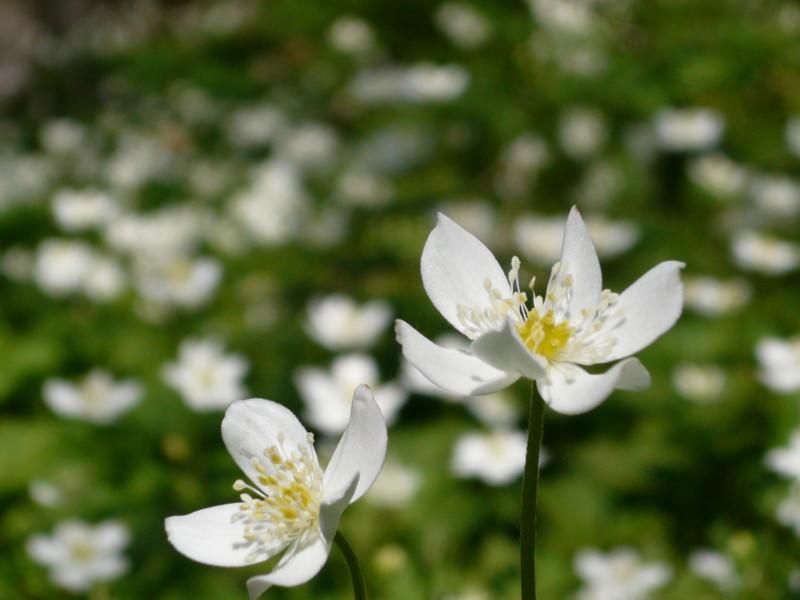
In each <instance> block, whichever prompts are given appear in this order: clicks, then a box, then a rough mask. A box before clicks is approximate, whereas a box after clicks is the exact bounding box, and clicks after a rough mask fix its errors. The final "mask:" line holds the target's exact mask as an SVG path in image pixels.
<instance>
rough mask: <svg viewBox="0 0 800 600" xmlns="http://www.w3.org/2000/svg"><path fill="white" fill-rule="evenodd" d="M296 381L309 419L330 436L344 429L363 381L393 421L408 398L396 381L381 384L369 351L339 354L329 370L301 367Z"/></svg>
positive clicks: (388, 419) (388, 417)
mask: <svg viewBox="0 0 800 600" xmlns="http://www.w3.org/2000/svg"><path fill="white" fill-rule="evenodd" d="M295 383H296V384H297V388H298V390H300V395H301V396H302V398H303V402H304V403H305V405H306V419H308V422H309V423H311V425H313V426H314V427H315V428H317V429H318V430H319V431H321V432H322V433H325V434H327V435H333V434H337V433H341V432H342V431H344V428H345V427H346V426H347V419H348V415H349V414H350V403H351V398H352V397H353V390H355V389H356V388H357V387H358V386H359V385H361V384H362V383H363V384H366V385H369V386H370V387H371V388H372V389H374V390H375V399H376V401H377V402H378V406H380V407H381V411H382V412H383V415H384V416H385V417H386V422H387V423H390V424H391V423H392V422H394V420H395V418H396V417H397V413H398V411H399V410H400V408H401V407H402V406H403V404H404V403H405V401H406V398H407V397H408V394H407V392H406V391H405V389H404V388H403V387H402V386H400V385H399V384H397V383H394V382H392V383H385V384H382V385H381V384H380V373H379V372H378V365H377V364H376V363H375V360H374V359H373V358H372V357H371V356H368V355H366V354H346V355H344V356H340V357H338V358H337V359H336V360H334V361H333V363H332V364H331V368H330V370H325V369H320V368H317V367H301V368H299V369H297V372H296V373H295Z"/></svg>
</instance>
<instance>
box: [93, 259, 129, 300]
mask: <svg viewBox="0 0 800 600" xmlns="http://www.w3.org/2000/svg"><path fill="white" fill-rule="evenodd" d="M126 283H127V278H126V275H125V272H124V271H123V270H122V267H121V266H120V264H119V262H117V261H116V260H114V259H113V258H109V257H107V256H95V258H94V260H93V261H92V264H91V267H90V268H89V272H88V273H87V274H86V278H85V279H84V281H83V293H84V294H86V296H87V297H88V298H89V299H91V300H94V301H95V302H109V301H111V300H114V299H115V298H117V297H118V296H119V295H120V294H121V293H122V291H123V289H124V288H125V285H126Z"/></svg>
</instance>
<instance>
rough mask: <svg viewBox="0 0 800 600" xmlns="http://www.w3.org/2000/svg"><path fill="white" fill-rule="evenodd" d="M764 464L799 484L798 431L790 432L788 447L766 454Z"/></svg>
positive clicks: (799, 456) (799, 447)
mask: <svg viewBox="0 0 800 600" xmlns="http://www.w3.org/2000/svg"><path fill="white" fill-rule="evenodd" d="M764 462H765V463H766V465H767V467H768V468H769V469H770V470H772V471H775V472H776V473H778V474H779V475H783V476H784V477H787V478H789V479H793V480H794V481H799V482H800V430H798V429H795V430H794V431H793V432H792V436H791V438H790V439H789V445H788V446H786V447H785V448H774V449H772V450H770V451H769V452H767V456H766V458H765V459H764Z"/></svg>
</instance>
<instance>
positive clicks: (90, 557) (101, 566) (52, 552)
mask: <svg viewBox="0 0 800 600" xmlns="http://www.w3.org/2000/svg"><path fill="white" fill-rule="evenodd" d="M129 540H130V534H129V533H128V529H127V527H125V526H124V525H123V524H122V523H120V522H118V521H104V522H102V523H99V524H98V525H94V526H93V525H89V524H88V523H84V522H83V521H78V520H69V521H62V522H61V523H59V524H58V525H56V528H55V529H54V530H53V534H52V535H45V534H37V535H33V536H31V537H30V538H28V540H27V542H26V548H27V550H28V555H29V556H30V557H31V558H32V559H33V560H34V561H36V562H37V563H39V564H41V565H44V566H45V567H47V568H48V569H49V571H50V580H51V581H52V582H53V583H54V584H55V585H56V586H58V587H60V588H63V589H65V590H68V591H70V592H74V593H79V592H86V591H88V590H89V588H90V587H91V586H92V584H94V583H95V582H97V581H110V580H113V579H116V578H118V577H120V576H121V575H124V574H125V573H126V572H127V571H128V561H127V559H126V558H125V557H124V556H123V555H122V551H123V550H124V549H125V547H126V546H127V545H128V542H129Z"/></svg>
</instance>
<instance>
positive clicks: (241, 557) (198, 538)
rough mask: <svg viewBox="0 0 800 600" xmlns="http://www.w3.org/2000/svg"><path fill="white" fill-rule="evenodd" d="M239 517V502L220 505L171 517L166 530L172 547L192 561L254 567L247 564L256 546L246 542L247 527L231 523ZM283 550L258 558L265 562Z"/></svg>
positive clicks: (270, 551)
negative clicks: (237, 515) (245, 530)
mask: <svg viewBox="0 0 800 600" xmlns="http://www.w3.org/2000/svg"><path fill="white" fill-rule="evenodd" d="M238 513H239V503H238V502H234V503H232V504H221V505H219V506H212V507H211V508H204V509H203V510H198V511H195V512H193V513H190V514H188V515H183V516H180V517H169V518H167V519H166V520H165V521H164V526H165V527H166V529H167V537H168V538H169V541H170V543H171V544H172V545H173V546H174V547H175V549H176V550H177V551H178V552H180V553H181V554H183V555H185V556H188V557H189V558H191V559H192V560H196V561H197V562H201V563H205V564H207V565H214V566H217V567H242V566H245V565H249V564H252V563H253V561H252V559H250V560H248V557H249V555H250V554H251V552H252V550H253V545H252V543H248V542H247V541H246V540H245V538H244V527H243V526H242V525H241V524H240V523H238V522H232V521H231V519H232V518H233V516H234V515H236V514H238ZM282 548H283V545H281V544H276V545H275V547H274V548H267V549H266V554H263V555H262V554H259V559H260V560H266V559H268V558H269V557H270V556H274V555H275V554H277V553H278V552H280V550H281V549H282Z"/></svg>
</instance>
